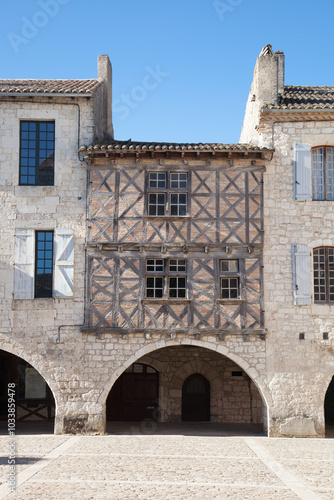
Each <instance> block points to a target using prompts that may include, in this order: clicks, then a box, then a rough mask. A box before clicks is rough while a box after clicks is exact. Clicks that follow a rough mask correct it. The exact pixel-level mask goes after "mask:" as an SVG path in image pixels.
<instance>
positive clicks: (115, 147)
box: [80, 140, 271, 152]
mask: <svg viewBox="0 0 334 500" xmlns="http://www.w3.org/2000/svg"><path fill="white" fill-rule="evenodd" d="M105 150H109V151H115V152H116V151H119V150H122V152H124V151H129V152H131V151H134V150H135V151H139V152H140V151H142V152H145V151H147V150H150V151H167V150H168V151H204V152H205V151H207V152H212V151H235V152H239V151H240V152H247V151H254V152H256V151H271V149H270V148H262V147H259V146H255V145H253V144H221V143H176V142H172V143H166V142H135V141H131V140H130V141H116V140H114V141H110V142H108V143H101V144H92V145H90V146H82V147H81V148H80V151H88V152H91V151H105Z"/></svg>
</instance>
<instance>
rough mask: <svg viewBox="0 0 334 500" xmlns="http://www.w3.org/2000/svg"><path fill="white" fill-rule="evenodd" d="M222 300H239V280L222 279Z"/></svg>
mask: <svg viewBox="0 0 334 500" xmlns="http://www.w3.org/2000/svg"><path fill="white" fill-rule="evenodd" d="M221 298H222V299H238V298H239V278H222V279H221Z"/></svg>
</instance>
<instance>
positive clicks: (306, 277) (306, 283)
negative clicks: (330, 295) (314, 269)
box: [292, 245, 311, 306]
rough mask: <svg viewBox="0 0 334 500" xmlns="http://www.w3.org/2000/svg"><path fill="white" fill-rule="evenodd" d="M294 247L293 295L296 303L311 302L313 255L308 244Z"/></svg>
mask: <svg viewBox="0 0 334 500" xmlns="http://www.w3.org/2000/svg"><path fill="white" fill-rule="evenodd" d="M292 247H293V297H294V304H295V305H299V306H305V305H309V304H311V257H310V249H309V247H308V246H306V245H292Z"/></svg>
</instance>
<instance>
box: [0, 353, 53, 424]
mask: <svg viewBox="0 0 334 500" xmlns="http://www.w3.org/2000/svg"><path fill="white" fill-rule="evenodd" d="M9 389H10V391H9ZM12 390H14V393H13V392H12ZM9 392H10V395H12V396H13V399H14V400H15V418H16V422H17V424H20V423H21V422H40V423H42V422H50V423H51V422H53V420H54V416H55V401H54V398H53V395H52V392H51V390H50V388H49V386H48V384H47V383H46V381H45V380H44V378H43V377H42V376H41V375H40V373H39V372H38V371H37V370H36V369H35V368H34V367H33V366H31V365H30V364H29V363H28V362H27V361H25V360H24V359H22V358H19V357H18V356H15V355H14V354H12V353H9V352H6V351H2V350H0V421H3V422H4V421H7V418H8V395H9Z"/></svg>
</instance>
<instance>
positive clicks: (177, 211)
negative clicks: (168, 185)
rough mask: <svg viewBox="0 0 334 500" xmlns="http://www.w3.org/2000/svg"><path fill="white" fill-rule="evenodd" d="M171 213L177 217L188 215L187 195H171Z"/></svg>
mask: <svg viewBox="0 0 334 500" xmlns="http://www.w3.org/2000/svg"><path fill="white" fill-rule="evenodd" d="M170 213H171V215H176V216H185V215H187V194H186V193H171V195H170Z"/></svg>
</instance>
